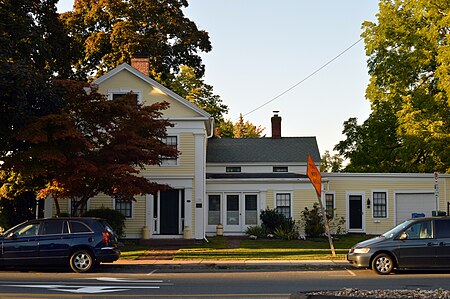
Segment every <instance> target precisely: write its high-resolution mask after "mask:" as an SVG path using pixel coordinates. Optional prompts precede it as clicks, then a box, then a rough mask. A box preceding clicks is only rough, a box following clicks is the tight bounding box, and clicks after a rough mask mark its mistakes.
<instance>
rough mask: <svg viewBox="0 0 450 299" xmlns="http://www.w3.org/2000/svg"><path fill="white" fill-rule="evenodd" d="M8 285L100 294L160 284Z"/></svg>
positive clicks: (146, 287) (154, 287)
mask: <svg viewBox="0 0 450 299" xmlns="http://www.w3.org/2000/svg"><path fill="white" fill-rule="evenodd" d="M4 286H6V287H16V288H17V287H25V288H41V289H49V290H52V291H59V292H69V293H88V294H99V293H108V292H122V291H127V290H129V289H159V288H160V287H159V286H142V287H138V286H125V287H122V288H118V287H117V286H67V285H58V284H49V285H45V284H43V285H18V284H16V285H14V284H13V285H4Z"/></svg>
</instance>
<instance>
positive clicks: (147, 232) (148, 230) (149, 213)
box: [142, 194, 153, 239]
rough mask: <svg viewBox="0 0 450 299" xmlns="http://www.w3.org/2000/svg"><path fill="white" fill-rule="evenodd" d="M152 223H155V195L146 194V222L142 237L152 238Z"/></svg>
mask: <svg viewBox="0 0 450 299" xmlns="http://www.w3.org/2000/svg"><path fill="white" fill-rule="evenodd" d="M152 223H153V195H151V194H146V195H145V222H144V227H143V228H142V238H143V239H150V238H151V236H152V231H153V228H152Z"/></svg>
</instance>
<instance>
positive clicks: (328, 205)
mask: <svg viewBox="0 0 450 299" xmlns="http://www.w3.org/2000/svg"><path fill="white" fill-rule="evenodd" d="M325 211H326V212H327V215H328V217H329V218H334V194H332V193H327V194H325Z"/></svg>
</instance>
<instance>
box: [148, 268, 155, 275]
mask: <svg viewBox="0 0 450 299" xmlns="http://www.w3.org/2000/svg"><path fill="white" fill-rule="evenodd" d="M156 271H157V270H156V269H155V270H153V271H152V272H150V273H147V275H152V274H153V273H155V272H156Z"/></svg>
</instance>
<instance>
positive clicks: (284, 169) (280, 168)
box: [273, 166, 288, 172]
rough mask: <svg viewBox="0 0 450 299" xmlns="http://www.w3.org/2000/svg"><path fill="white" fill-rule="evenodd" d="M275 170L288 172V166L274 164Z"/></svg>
mask: <svg viewBox="0 0 450 299" xmlns="http://www.w3.org/2000/svg"><path fill="white" fill-rule="evenodd" d="M273 172H288V167H287V166H274V167H273Z"/></svg>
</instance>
